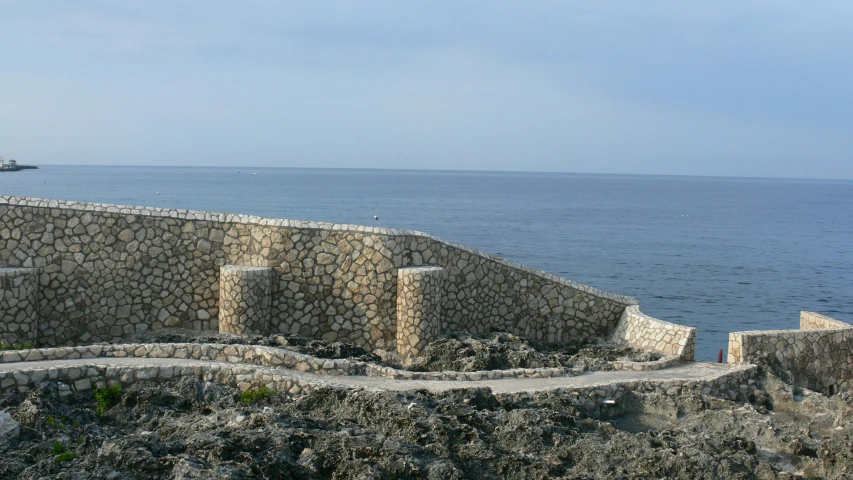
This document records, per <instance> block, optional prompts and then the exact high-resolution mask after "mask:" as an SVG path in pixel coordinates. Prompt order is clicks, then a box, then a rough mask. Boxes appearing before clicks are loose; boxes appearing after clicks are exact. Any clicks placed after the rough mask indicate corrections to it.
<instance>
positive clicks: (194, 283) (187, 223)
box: [0, 197, 636, 350]
mask: <svg viewBox="0 0 853 480" xmlns="http://www.w3.org/2000/svg"><path fill="white" fill-rule="evenodd" d="M3 263H6V264H8V265H11V266H21V267H38V268H40V269H42V274H41V275H40V276H39V283H40V289H41V294H40V296H39V300H38V309H37V310H38V315H39V336H38V338H39V343H40V344H42V345H46V346H52V345H59V344H82V343H93V342H97V341H111V340H116V339H119V338H122V337H124V336H125V335H127V334H129V333H131V332H136V331H142V330H146V329H149V328H155V329H156V328H162V327H166V326H176V327H178V326H179V327H185V328H193V329H199V330H200V329H205V330H213V329H216V328H217V327H218V317H219V295H220V290H219V287H220V267H221V266H223V265H244V266H257V267H268V268H270V269H271V274H270V275H271V286H270V290H271V292H270V297H271V300H270V307H269V308H270V333H277V332H280V333H296V334H301V335H306V336H311V337H316V338H323V339H326V340H341V341H348V342H352V343H355V344H357V345H362V346H365V347H368V348H381V349H387V350H394V349H395V348H396V340H397V338H396V333H397V291H398V289H397V269H399V268H401V267H409V266H420V265H435V266H438V267H441V268H442V269H444V271H445V277H444V278H445V284H444V291H443V295H442V304H441V311H442V322H441V331H443V332H446V331H451V330H467V331H471V332H474V333H481V332H486V331H488V330H490V329H498V330H505V331H509V332H512V333H516V334H519V335H524V336H526V337H529V338H533V339H537V340H542V341H546V342H560V341H567V340H576V339H581V338H593V337H601V336H605V335H608V334H609V333H610V332H611V331H612V330H613V329H614V328H615V326H616V324H617V322H618V321H619V319H620V316H621V314H622V311H623V310H624V309H625V307H626V306H627V305H632V304H635V303H636V301H635V300H634V299H632V298H630V297H625V296H621V295H615V294H610V293H606V292H602V291H600V290H596V289H594V288H591V287H588V286H584V285H580V284H577V283H574V282H570V281H567V280H565V279H561V278H559V277H556V276H554V275H550V274H546V273H543V272H540V271H536V270H534V269H531V268H528V267H524V266H521V265H518V264H515V263H513V262H509V261H507V260H504V259H501V258H498V257H494V256H491V255H487V254H483V253H481V252H478V251H476V250H473V249H470V248H467V247H464V246H460V245H454V244H450V243H447V242H443V241H441V240H438V239H436V238H433V237H430V236H428V235H425V234H422V233H418V232H413V231H409V230H395V229H384V228H375V227H366V226H353V225H333V224H326V223H314V222H304V221H292V220H279V219H268V218H261V217H254V216H247V215H234V214H223V213H209V212H196V211H185V210H175V209H157V208H140V207H127V206H118V205H101V204H87V203H77V202H64V201H57V200H38V199H29V198H21V197H0V264H3Z"/></svg>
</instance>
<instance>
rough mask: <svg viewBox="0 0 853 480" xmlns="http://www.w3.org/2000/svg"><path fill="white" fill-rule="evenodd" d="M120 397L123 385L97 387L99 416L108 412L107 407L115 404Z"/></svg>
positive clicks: (96, 398)
mask: <svg viewBox="0 0 853 480" xmlns="http://www.w3.org/2000/svg"><path fill="white" fill-rule="evenodd" d="M119 398H121V385H114V386H112V387H104V388H96V389H95V402H97V403H98V407H97V409H96V411H97V413H98V417H103V416H104V414H105V413H107V409H109V408H110V407H112V406H113V405H115V404H116V403H117V402H118V400H119Z"/></svg>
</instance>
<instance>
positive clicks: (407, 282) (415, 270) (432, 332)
mask: <svg viewBox="0 0 853 480" xmlns="http://www.w3.org/2000/svg"><path fill="white" fill-rule="evenodd" d="M443 280H444V270H443V269H442V268H441V267H435V266H423V267H405V268H400V269H398V270H397V355H399V357H400V359H401V360H402V361H403V362H408V361H409V360H411V359H412V358H414V357H417V356H418V355H421V354H422V353H423V350H424V348H425V347H426V346H427V344H429V342H431V341H433V340H435V339H437V338H438V337H439V335H441V314H442V312H441V302H442V296H443V293H444V281H443Z"/></svg>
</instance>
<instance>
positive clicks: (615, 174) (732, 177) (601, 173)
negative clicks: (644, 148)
mask: <svg viewBox="0 0 853 480" xmlns="http://www.w3.org/2000/svg"><path fill="white" fill-rule="evenodd" d="M41 165H45V166H51V167H107V168H217V169H223V170H225V169H231V170H236V169H241V170H252V169H281V170H288V169H289V170H361V171H386V172H447V173H515V174H557V175H612V176H633V177H686V178H720V179H722V178H728V179H752V180H816V181H827V182H839V181H840V182H849V181H853V178H821V177H765V176H758V175H701V174H675V173H605V172H568V171H552V170H466V169H430V168H375V167H373V168H371V167H294V166H245V167H233V166H223V165H138V164H129V165H117V164H82V163H81V164H62V163H43V164H41Z"/></svg>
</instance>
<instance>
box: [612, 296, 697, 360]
mask: <svg viewBox="0 0 853 480" xmlns="http://www.w3.org/2000/svg"><path fill="white" fill-rule="evenodd" d="M610 341H611V342H613V343H615V344H617V345H625V346H629V347H633V348H637V349H640V350H650V351H653V352H658V353H660V354H663V355H674V356H676V357H678V358H679V359H681V360H685V361H693V360H694V357H695V355H696V328H695V327H685V326H683V325H678V324H675V323H669V322H665V321H663V320H659V319H657V318H654V317H650V316H648V315H646V314H644V313H643V312H641V311H640V308H639V307H637V306H636V305H632V306H629V307H627V308H625V311H624V312H622V318H621V319H620V320H619V324H618V325H617V326H616V330H614V331H613V334H612V335H611V337H610Z"/></svg>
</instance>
